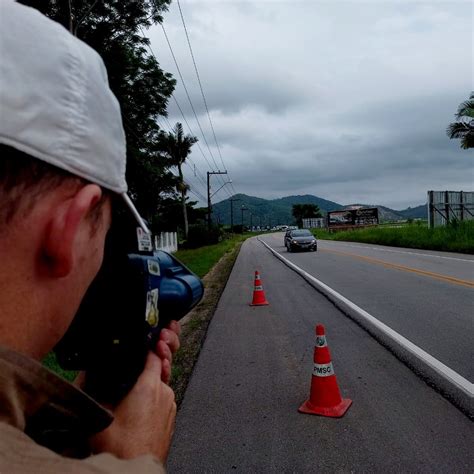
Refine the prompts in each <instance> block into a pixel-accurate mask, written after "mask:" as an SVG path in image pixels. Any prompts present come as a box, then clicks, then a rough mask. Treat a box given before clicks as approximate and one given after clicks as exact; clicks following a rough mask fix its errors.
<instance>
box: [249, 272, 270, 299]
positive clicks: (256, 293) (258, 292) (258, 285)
mask: <svg viewBox="0 0 474 474" xmlns="http://www.w3.org/2000/svg"><path fill="white" fill-rule="evenodd" d="M266 304H270V303H269V302H268V301H267V299H266V298H265V292H264V291H263V286H262V282H261V281H260V274H259V273H258V271H256V272H255V286H254V289H253V300H252V302H251V303H250V306H263V305H266Z"/></svg>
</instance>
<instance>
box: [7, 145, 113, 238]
mask: <svg viewBox="0 0 474 474" xmlns="http://www.w3.org/2000/svg"><path fill="white" fill-rule="evenodd" d="M86 183H88V181H86V180H84V179H82V178H79V177H78V176H75V175H73V174H71V173H68V172H67V171H64V170H62V169H60V168H57V167H55V166H52V165H50V164H48V163H46V162H44V161H42V160H38V159H36V158H34V157H32V156H29V155H28V154H26V153H23V152H22V151H19V150H17V149H16V148H13V147H10V146H8V145H3V144H0V203H1V205H0V230H1V229H4V228H5V227H6V226H7V225H8V224H10V223H11V221H12V220H13V219H14V217H16V216H18V215H22V216H27V215H28V213H29V212H31V210H32V209H33V207H34V204H35V202H37V201H38V200H39V199H41V197H42V196H44V195H45V194H46V193H48V192H51V191H54V190H55V189H57V188H59V187H60V186H64V185H66V184H67V185H68V186H70V187H71V188H73V189H75V188H78V187H79V186H81V185H84V184H86ZM102 191H103V194H102V199H101V200H100V201H99V202H98V203H97V204H96V206H95V208H94V211H93V213H92V214H91V219H92V220H93V221H94V223H96V222H97V221H98V219H99V216H100V211H101V207H102V204H103V203H104V202H105V200H106V199H107V197H108V195H109V193H108V192H107V191H105V190H104V189H102Z"/></svg>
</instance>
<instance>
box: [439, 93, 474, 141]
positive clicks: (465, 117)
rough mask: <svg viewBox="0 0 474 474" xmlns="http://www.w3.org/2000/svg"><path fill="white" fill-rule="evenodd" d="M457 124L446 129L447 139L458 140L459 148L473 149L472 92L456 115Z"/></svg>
mask: <svg viewBox="0 0 474 474" xmlns="http://www.w3.org/2000/svg"><path fill="white" fill-rule="evenodd" d="M456 118H457V119H458V120H459V121H458V122H453V123H452V124H450V125H449V127H448V128H447V129H446V133H447V134H448V137H449V138H460V139H461V148H464V149H465V150H467V149H468V148H474V92H471V95H470V96H469V99H468V100H466V101H465V102H463V103H462V104H461V105H460V106H459V107H458V111H457V113H456Z"/></svg>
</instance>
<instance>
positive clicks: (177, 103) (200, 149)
mask: <svg viewBox="0 0 474 474" xmlns="http://www.w3.org/2000/svg"><path fill="white" fill-rule="evenodd" d="M139 28H140V31H141V33H142V36H143V37H144V38H146V36H145V33H144V32H143V29H142V28H141V27H139ZM146 39H147V40H148V38H146ZM147 47H148V49H149V50H150V53H151V54H152V56H153V57H154V58H155V61H156V62H158V59H157V57H156V55H155V52H154V51H153V48H152V47H151V45H150V43H149V40H148V42H147ZM170 48H171V46H170ZM171 97H172V98H173V99H174V101H175V103H176V106H177V107H178V110H179V111H180V113H181V116H182V117H183V120H184V122H185V124H186V126H187V127H188V129H189V131H190V133H191V135H192V136H195V134H194V132H193V130H192V129H191V126H190V125H189V122H188V121H187V119H186V116H185V115H184V112H183V110H182V108H181V106H180V105H179V102H178V99H176V97H175V95H174V94H171ZM188 98H189V96H188ZM162 117H163V119H164V120H165V121H166V123H167V124H168V127H169V131H172V130H173V127H172V125H171V123H170V121H169V120H168V118H167V117H165V116H164V115H163V116H162ZM196 119H197V117H196ZM198 124H199V121H198ZM162 128H163V130H165V127H162ZM201 132H202V129H201ZM203 136H204V135H203ZM206 143H207V142H206ZM196 145H197V147H198V149H199V151H200V152H201V154H202V156H203V158H204V159H205V161H206V163H207V165H208V166H209V168H210V169H212V170H213V166H212V165H211V163H210V161H209V160H208V158H207V157H206V155H205V154H204V152H203V151H202V148H201V146H200V145H199V142H196ZM208 148H209V145H208ZM209 151H210V150H209ZM211 156H212V154H211ZM188 159H189V158H188ZM214 163H215V161H214ZM201 179H203V178H201Z"/></svg>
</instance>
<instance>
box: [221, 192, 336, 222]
mask: <svg viewBox="0 0 474 474" xmlns="http://www.w3.org/2000/svg"><path fill="white" fill-rule="evenodd" d="M234 199H240V201H234V225H237V224H241V222H242V211H241V209H242V206H244V207H245V208H247V209H249V210H248V211H244V213H243V217H244V225H249V224H250V219H252V223H253V225H262V226H267V225H269V226H274V225H283V224H287V225H292V224H294V219H293V216H292V215H291V211H292V207H293V204H316V205H317V206H318V207H319V208H320V209H321V211H322V213H323V214H326V212H328V211H335V210H338V209H342V208H343V206H342V205H341V204H338V203H336V202H332V201H328V200H326V199H322V198H320V197H317V196H311V195H309V194H306V195H303V196H287V197H283V198H280V199H273V200H267V199H261V198H258V197H254V196H247V195H246V194H236V195H235V196H234ZM212 209H213V215H214V219H215V220H219V221H220V223H221V224H226V225H229V224H230V200H229V199H226V200H224V201H220V202H218V203H216V204H213V206H212ZM250 213H251V214H252V218H250Z"/></svg>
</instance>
